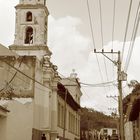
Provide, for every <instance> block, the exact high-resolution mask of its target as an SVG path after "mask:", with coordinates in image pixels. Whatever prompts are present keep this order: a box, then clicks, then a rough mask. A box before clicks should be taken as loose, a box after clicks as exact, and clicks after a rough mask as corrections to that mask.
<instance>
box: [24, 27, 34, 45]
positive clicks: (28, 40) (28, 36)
mask: <svg viewBox="0 0 140 140" xmlns="http://www.w3.org/2000/svg"><path fill="white" fill-rule="evenodd" d="M25 44H33V28H32V27H27V28H26V31H25Z"/></svg>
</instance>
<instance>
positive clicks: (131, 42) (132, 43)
mask: <svg viewBox="0 0 140 140" xmlns="http://www.w3.org/2000/svg"><path fill="white" fill-rule="evenodd" d="M139 9H140V2H139V4H138V7H137V12H136V17H135V21H134V26H133V32H132V36H131V41H130V45H129V50H128V55H127V58H126V62H125V67H124V71H125V72H127V70H128V66H129V63H130V59H131V55H132V51H133V48H134V42H135V38H136V34H137V30H138V25H139V14H140V13H139Z"/></svg>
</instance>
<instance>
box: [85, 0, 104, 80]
mask: <svg viewBox="0 0 140 140" xmlns="http://www.w3.org/2000/svg"><path fill="white" fill-rule="evenodd" d="M87 9H88V17H89V24H90V28H91V35H92V43H93V47H94V49H96V46H95V39H94V33H93V26H92V18H91V13H90V7H89V1H88V0H87ZM95 56H96V60H97V65H98V68H99V74H100V77H101V80H102V81H103V74H102V71H101V67H100V63H99V59H98V56H97V54H95Z"/></svg>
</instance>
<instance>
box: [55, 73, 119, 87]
mask: <svg viewBox="0 0 140 140" xmlns="http://www.w3.org/2000/svg"><path fill="white" fill-rule="evenodd" d="M58 73H59V72H58ZM59 74H60V75H61V76H62V77H64V78H66V79H68V80H69V81H71V82H74V83H77V82H76V81H75V80H73V79H71V78H67V77H66V76H64V75H63V74H61V73H59ZM116 81H117V80H114V81H108V82H103V83H95V84H91V83H84V82H79V84H80V85H85V86H92V87H98V86H99V87H100V86H104V85H108V84H113V83H114V82H116Z"/></svg>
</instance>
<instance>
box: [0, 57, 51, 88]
mask: <svg viewBox="0 0 140 140" xmlns="http://www.w3.org/2000/svg"><path fill="white" fill-rule="evenodd" d="M0 61H2V62H5V63H6V64H7V65H9V66H10V67H12V68H13V69H15V70H16V71H17V72H19V73H21V74H22V75H24V76H25V77H27V78H29V79H31V80H32V81H33V82H36V83H38V84H39V85H41V86H43V87H45V88H48V89H50V88H49V87H47V86H44V85H43V84H42V83H41V82H39V81H37V80H36V79H34V78H32V77H30V76H29V75H27V74H25V73H24V72H22V71H20V70H19V69H18V68H16V67H14V66H13V65H11V64H9V63H8V62H7V61H5V60H3V59H0Z"/></svg>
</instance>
